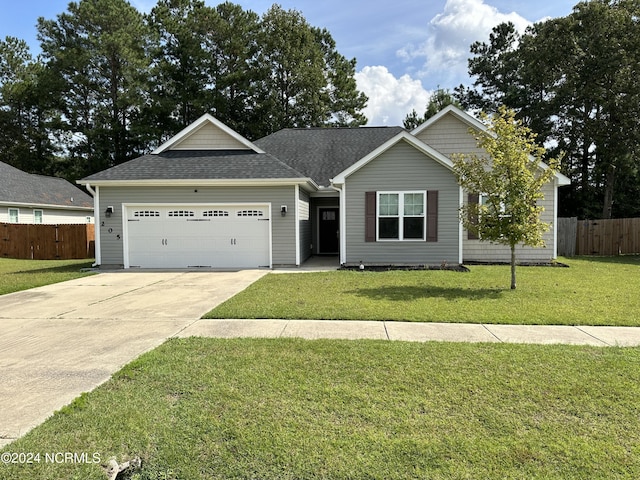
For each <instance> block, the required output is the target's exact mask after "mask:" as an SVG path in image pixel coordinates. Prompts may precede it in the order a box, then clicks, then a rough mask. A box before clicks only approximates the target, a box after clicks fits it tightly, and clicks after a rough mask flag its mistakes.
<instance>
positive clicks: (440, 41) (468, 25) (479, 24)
mask: <svg viewBox="0 0 640 480" xmlns="http://www.w3.org/2000/svg"><path fill="white" fill-rule="evenodd" d="M503 22H512V23H513V24H514V25H515V26H516V30H518V31H519V32H524V30H525V29H526V27H527V26H529V25H530V24H531V22H529V21H528V20H527V19H525V18H524V17H522V16H520V15H519V14H517V13H515V12H512V13H508V14H505V13H501V12H499V11H498V9H497V8H496V7H493V6H491V5H488V4H486V3H484V0H447V3H446V4H445V6H444V11H443V12H442V13H439V14H438V15H436V16H435V17H433V18H432V19H431V21H430V22H429V25H428V26H427V38H426V40H425V41H424V42H422V43H421V44H419V45H417V46H416V45H412V44H410V45H406V46H405V47H403V48H402V49H400V50H398V51H397V52H396V54H397V55H398V57H400V58H401V59H403V60H405V61H415V60H420V59H422V60H423V61H424V64H423V67H422V69H421V70H420V72H419V73H418V76H420V77H429V78H430V80H433V79H434V78H435V79H436V80H437V82H439V83H440V86H442V87H443V88H452V87H455V86H456V85H457V84H458V83H460V82H463V83H466V80H467V79H468V76H467V59H468V58H469V47H470V45H471V44H472V43H473V42H475V41H488V39H489V34H490V33H491V29H492V28H493V27H495V26H496V25H498V24H500V23H503ZM430 83H434V82H433V81H430Z"/></svg>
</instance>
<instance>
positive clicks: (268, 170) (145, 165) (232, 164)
mask: <svg viewBox="0 0 640 480" xmlns="http://www.w3.org/2000/svg"><path fill="white" fill-rule="evenodd" d="M245 178H251V179H275V178H305V177H304V176H303V175H302V174H300V172H297V171H296V170H294V169H293V168H291V167H289V166H288V165H285V164H284V163H283V162H281V161H280V160H278V159H277V158H275V157H274V156H272V155H270V154H267V153H256V152H254V151H252V150H167V151H165V152H162V153H159V154H149V155H144V156H142V157H139V158H136V159H133V160H131V161H129V162H125V163H122V164H120V165H116V166H115V167H112V168H109V169H107V170H103V171H101V172H98V173H95V174H93V175H90V176H88V177H86V178H84V179H83V180H84V181H87V182H89V183H91V182H95V181H105V180H179V179H185V180H222V179H245Z"/></svg>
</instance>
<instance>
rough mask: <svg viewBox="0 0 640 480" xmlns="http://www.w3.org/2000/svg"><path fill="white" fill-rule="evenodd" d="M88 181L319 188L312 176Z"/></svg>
mask: <svg viewBox="0 0 640 480" xmlns="http://www.w3.org/2000/svg"><path fill="white" fill-rule="evenodd" d="M87 183H90V184H91V185H95V186H101V187H209V186H211V187H248V186H249V187H260V186H265V187H274V186H278V187H280V186H289V185H308V186H310V187H311V188H312V189H318V185H317V184H316V183H315V182H314V181H313V180H311V179H310V178H273V179H271V178H267V179H265V178H257V179H252V178H246V179H172V180H169V179H149V180H93V181H89V182H87Z"/></svg>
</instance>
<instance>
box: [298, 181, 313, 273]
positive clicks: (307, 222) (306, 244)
mask: <svg viewBox="0 0 640 480" xmlns="http://www.w3.org/2000/svg"><path fill="white" fill-rule="evenodd" d="M298 214H299V216H300V217H299V219H298V221H299V223H300V245H299V248H300V262H301V263H302V262H304V261H305V260H306V259H307V258H309V257H310V256H311V212H310V210H309V194H308V193H307V192H305V191H303V190H300V195H299V199H298Z"/></svg>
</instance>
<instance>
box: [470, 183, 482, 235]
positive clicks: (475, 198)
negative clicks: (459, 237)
mask: <svg viewBox="0 0 640 480" xmlns="http://www.w3.org/2000/svg"><path fill="white" fill-rule="evenodd" d="M467 202H468V203H469V205H471V204H478V203H480V195H479V194H477V193H470V194H469V195H468V197H467ZM469 222H470V223H471V224H472V225H477V224H478V216H477V215H471V214H469ZM478 238H480V237H478V234H477V233H476V232H472V231H471V230H467V239H468V240H478Z"/></svg>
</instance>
